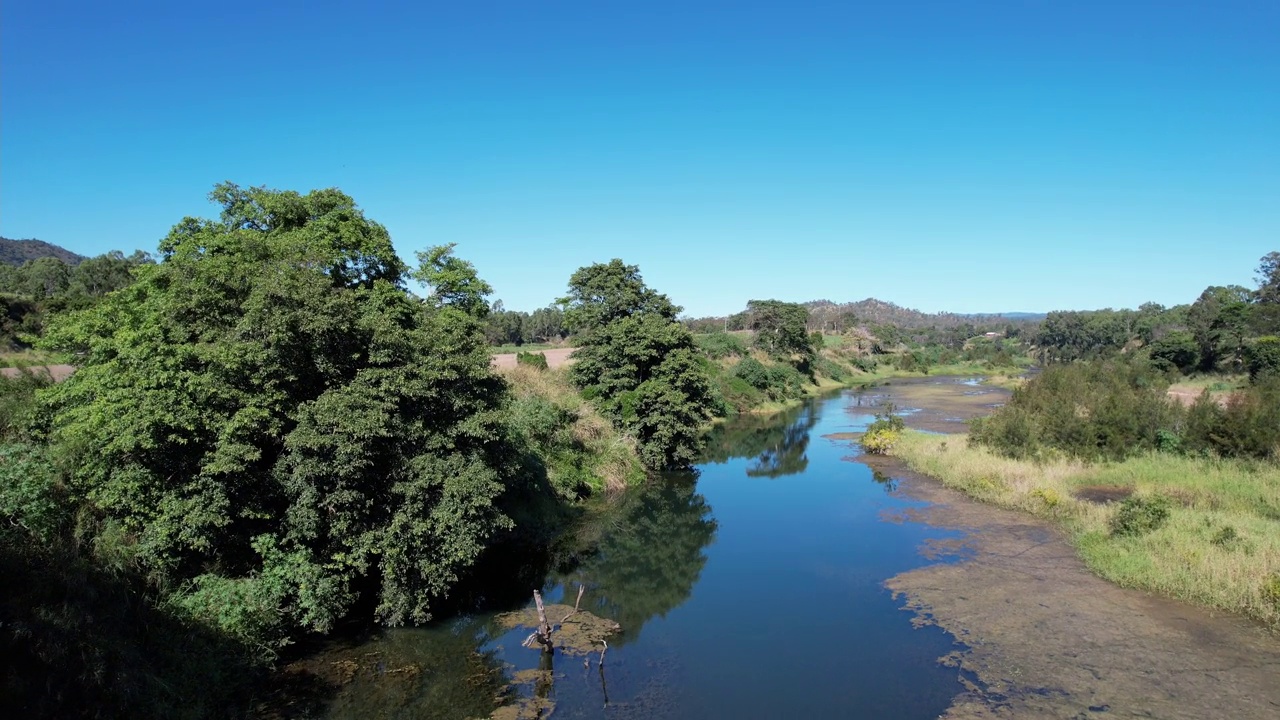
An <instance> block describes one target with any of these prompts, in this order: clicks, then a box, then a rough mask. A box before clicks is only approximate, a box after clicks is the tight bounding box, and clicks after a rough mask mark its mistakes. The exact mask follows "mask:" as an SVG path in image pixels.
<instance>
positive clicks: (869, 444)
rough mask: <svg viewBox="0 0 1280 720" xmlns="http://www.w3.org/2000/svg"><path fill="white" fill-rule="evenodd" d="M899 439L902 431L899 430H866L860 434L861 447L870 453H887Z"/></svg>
mask: <svg viewBox="0 0 1280 720" xmlns="http://www.w3.org/2000/svg"><path fill="white" fill-rule="evenodd" d="M901 439H902V432H901V431H899V430H889V429H887V428H880V429H877V430H868V431H867V432H865V433H863V435H862V449H863V450H864V451H866V452H868V453H870V454H872V455H888V454H889V452H890V451H892V450H893V447H894V446H895V445H897V444H898V441H900V440H901Z"/></svg>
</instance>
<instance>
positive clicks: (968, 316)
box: [804, 298, 1044, 328]
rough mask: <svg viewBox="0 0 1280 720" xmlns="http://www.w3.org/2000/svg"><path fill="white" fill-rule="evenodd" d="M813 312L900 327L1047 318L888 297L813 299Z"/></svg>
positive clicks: (826, 317)
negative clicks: (918, 305)
mask: <svg viewBox="0 0 1280 720" xmlns="http://www.w3.org/2000/svg"><path fill="white" fill-rule="evenodd" d="M804 305H805V307H807V308H809V314H810V315H811V316H812V317H814V318H816V319H819V320H820V321H826V322H830V323H835V324H837V325H839V324H842V323H840V322H839V319H843V318H847V317H853V318H856V319H857V322H858V323H859V324H862V325H895V326H897V327H900V328H922V327H951V326H954V325H964V324H966V323H968V324H973V325H984V324H992V323H999V322H1028V321H1038V320H1042V319H1043V318H1044V315H1043V314H1041V313H1022V312H1012V313H990V314H973V313H963V314H962V313H949V312H942V313H925V312H920V311H919V310H912V309H911V308H905V307H902V306H901V305H896V304H894V303H891V302H885V301H884V300H877V299H875V298H867V299H866V300H859V301H857V302H850V303H839V304H837V303H833V302H831V301H830V300H813V301H810V302H807V303H804Z"/></svg>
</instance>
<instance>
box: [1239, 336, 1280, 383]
mask: <svg viewBox="0 0 1280 720" xmlns="http://www.w3.org/2000/svg"><path fill="white" fill-rule="evenodd" d="M1245 362H1246V363H1247V364H1248V368H1249V379H1250V381H1252V382H1255V383H1256V382H1259V381H1260V380H1262V379H1263V378H1265V377H1268V376H1273V377H1274V376H1276V375H1280V337H1276V336H1274V335H1267V336H1265V337H1260V338H1258V339H1257V340H1254V341H1253V343H1252V344H1251V345H1249V348H1248V352H1247V355H1246V357H1245Z"/></svg>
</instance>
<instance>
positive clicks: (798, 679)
mask: <svg viewBox="0 0 1280 720" xmlns="http://www.w3.org/2000/svg"><path fill="white" fill-rule="evenodd" d="M867 412H869V411H868V410H865V409H864V408H863V407H861V406H860V405H859V404H858V400H857V396H856V395H855V394H853V393H844V394H842V395H840V396H837V397H831V398H827V399H823V400H815V401H812V402H810V403H809V404H807V405H806V406H804V407H803V408H799V409H797V410H794V411H792V412H789V413H785V414H782V415H777V416H773V417H769V418H759V417H746V418H740V419H738V420H737V421H735V422H730V423H726V424H724V425H721V426H719V427H717V428H716V429H715V430H714V431H713V433H712V434H711V436H710V438H709V442H708V448H707V452H706V457H705V462H703V463H702V464H701V465H699V466H698V473H697V474H696V477H694V476H687V477H672V478H668V479H667V480H666V482H664V483H661V484H659V485H657V486H655V487H653V488H650V489H647V490H645V491H640V492H636V493H633V494H632V495H629V496H628V497H626V498H625V499H623V500H622V501H620V502H618V503H617V504H616V507H612V508H611V509H610V510H609V511H608V512H606V513H604V514H603V515H601V516H600V517H598V518H595V519H593V521H592V523H591V524H590V526H589V527H586V528H584V529H583V531H582V532H581V533H580V535H582V536H583V537H585V538H587V539H588V540H589V541H588V542H585V543H584V544H580V545H579V547H586V548H588V549H587V550H580V551H578V552H577V553H575V554H573V555H572V556H568V557H560V558H557V559H556V560H555V562H554V563H553V569H552V570H551V571H550V572H549V575H548V576H547V578H546V581H545V585H544V586H543V592H544V593H545V594H546V595H547V596H548V599H549V600H550V601H561V600H562V599H563V600H564V601H565V602H567V603H568V604H570V605H572V604H573V599H574V596H575V595H576V593H577V588H578V584H579V583H581V584H584V585H585V586H586V588H587V590H586V594H585V596H584V598H583V602H582V607H583V609H585V610H589V611H590V612H592V613H595V614H596V615H599V616H602V617H607V618H611V619H614V620H616V621H617V622H618V623H619V624H621V626H622V628H623V632H622V634H621V635H619V636H617V638H616V640H611V641H610V643H609V650H608V653H607V656H606V658H605V662H604V666H603V672H601V668H599V667H598V666H597V665H596V663H595V662H594V659H593V661H592V662H591V663H590V667H584V664H583V659H582V658H580V657H570V656H567V655H557V656H555V658H554V663H555V666H554V672H553V674H552V678H553V680H552V682H551V683H549V684H548V683H546V682H541V683H529V684H527V685H524V686H518V687H517V689H516V690H515V692H516V697H519V696H520V695H524V696H529V695H531V694H538V695H541V696H545V697H546V698H547V699H548V700H550V701H551V702H552V703H553V704H554V706H553V707H552V714H553V716H554V717H556V718H633V717H634V718H900V719H903V720H909V719H911V718H934V717H936V716H937V715H939V714H940V713H942V712H943V711H944V710H945V709H946V708H947V706H948V704H949V703H950V701H951V699H952V697H954V696H955V695H956V694H957V693H958V692H960V691H961V686H960V684H959V681H958V678H957V671H956V670H955V669H952V668H946V667H943V666H941V665H939V664H938V662H937V660H938V658H939V657H940V656H943V655H945V654H947V653H948V652H950V651H951V650H953V649H955V646H954V644H953V638H951V637H950V636H948V635H946V634H945V633H943V632H942V631H941V630H939V629H937V628H933V627H925V628H921V629H915V628H913V626H912V623H911V618H912V616H911V614H910V613H908V612H905V611H903V610H902V609H901V606H902V604H901V602H899V601H897V600H895V599H894V598H893V597H892V595H891V594H890V593H889V592H888V591H887V590H885V589H884V587H883V585H882V583H883V582H884V581H885V580H886V579H887V578H889V577H892V576H893V575H896V574H897V573H900V572H903V571H905V570H909V569H911V568H914V567H917V566H919V565H921V564H923V563H925V562H929V561H927V560H925V559H924V558H923V557H922V556H921V555H920V554H919V552H918V549H919V547H920V545H921V543H922V542H924V541H925V540H927V539H930V538H936V539H942V538H946V537H949V535H948V534H947V533H946V532H944V531H940V530H937V529H935V528H931V527H929V526H926V525H922V524H918V523H914V522H910V521H905V522H904V521H902V520H900V519H894V520H889V519H886V515H889V516H892V515H897V516H899V517H900V516H901V514H902V513H900V512H894V511H901V510H903V509H905V508H909V507H913V506H917V505H919V503H917V502H914V501H912V500H910V499H907V498H904V497H900V496H899V495H898V494H897V492H896V488H895V483H894V482H893V481H892V480H891V479H889V478H885V477H883V476H876V475H873V473H872V471H871V470H870V469H869V468H867V467H866V466H865V465H862V464H860V463H856V462H850V461H849V458H850V455H851V454H853V453H856V452H857V450H856V448H855V447H853V446H851V445H850V444H849V442H848V441H841V440H833V439H826V438H824V437H823V436H824V435H829V434H832V433H847V432H855V431H858V430H860V429H862V428H863V427H865V425H866V424H867V423H868V422H870V421H871V420H872V419H873V418H872V417H871V416H870V415H868V414H866V413H867ZM886 511H888V512H886ZM529 589H530V590H531V589H532V588H529ZM528 633H529V631H528V630H513V631H505V630H503V629H502V628H501V627H500V626H499V625H498V624H497V623H495V622H494V621H493V618H492V616H491V615H488V614H477V615H473V616H468V617H465V618H463V619H460V620H454V621H451V622H446V623H442V624H440V625H438V626H435V627H428V628H414V629H401V630H393V631H387V632H384V633H381V634H379V635H377V636H375V637H372V638H367V639H365V640H362V641H361V642H359V643H352V644H349V645H346V646H338V647H332V648H329V649H328V650H326V651H325V652H323V653H320V654H318V655H317V656H315V657H314V658H312V659H311V661H310V665H311V667H312V668H313V669H314V671H315V672H316V673H318V674H320V675H323V676H326V677H327V678H328V679H329V680H330V682H336V683H338V684H339V688H338V690H337V691H336V694H331V695H330V696H329V697H327V698H326V702H325V706H324V711H323V712H324V713H325V715H327V716H328V717H330V718H370V717H403V718H459V719H460V718H469V717H487V716H488V715H489V713H490V712H491V711H492V710H493V707H494V697H495V696H497V695H501V694H502V693H503V692H504V689H505V692H507V693H511V692H512V691H511V690H510V689H509V688H508V683H509V681H510V680H511V679H512V678H513V677H517V673H519V672H520V671H521V670H528V669H534V668H537V667H538V664H539V661H540V656H539V653H538V652H536V651H534V650H529V649H526V648H523V647H521V645H520V643H521V640H523V639H524V638H525V637H526V636H527V635H528ZM510 697H511V696H510V695H509V694H508V698H510Z"/></svg>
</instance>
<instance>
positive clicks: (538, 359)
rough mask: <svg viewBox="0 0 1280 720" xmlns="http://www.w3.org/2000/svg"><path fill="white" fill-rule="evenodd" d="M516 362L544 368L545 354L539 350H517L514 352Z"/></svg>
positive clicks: (545, 362)
mask: <svg viewBox="0 0 1280 720" xmlns="http://www.w3.org/2000/svg"><path fill="white" fill-rule="evenodd" d="M516 364H517V365H528V366H529V367H532V368H537V369H539V370H546V369H547V356H546V355H543V354H542V353H540V352H518V353H516Z"/></svg>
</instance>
